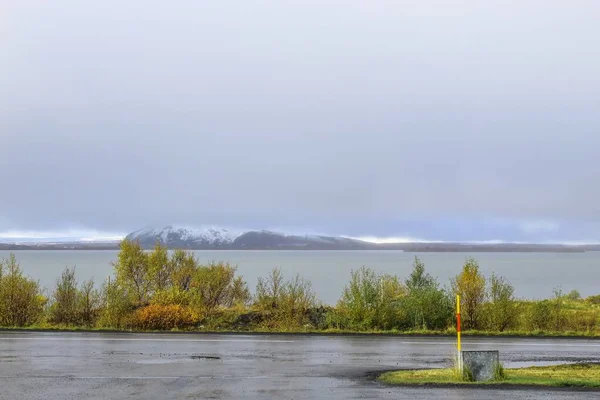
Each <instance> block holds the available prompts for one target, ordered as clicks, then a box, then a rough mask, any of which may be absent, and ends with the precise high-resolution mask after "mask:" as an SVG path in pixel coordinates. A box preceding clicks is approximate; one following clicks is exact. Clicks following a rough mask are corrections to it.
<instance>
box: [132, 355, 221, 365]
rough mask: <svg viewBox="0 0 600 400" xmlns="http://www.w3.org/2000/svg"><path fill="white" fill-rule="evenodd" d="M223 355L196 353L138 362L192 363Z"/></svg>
mask: <svg viewBox="0 0 600 400" xmlns="http://www.w3.org/2000/svg"><path fill="white" fill-rule="evenodd" d="M220 359H221V357H218V356H204V355H196V356H190V357H185V358H151V359H147V360H139V361H137V362H136V364H177V363H191V362H198V361H200V360H209V361H215V360H220Z"/></svg>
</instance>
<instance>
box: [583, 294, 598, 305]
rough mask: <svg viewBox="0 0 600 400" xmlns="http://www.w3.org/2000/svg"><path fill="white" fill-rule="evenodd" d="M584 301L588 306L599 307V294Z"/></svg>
mask: <svg viewBox="0 0 600 400" xmlns="http://www.w3.org/2000/svg"><path fill="white" fill-rule="evenodd" d="M585 301H587V302H588V303H590V304H596V305H600V294H597V295H595V296H590V297H588V298H587V299H585Z"/></svg>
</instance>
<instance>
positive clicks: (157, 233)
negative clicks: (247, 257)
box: [126, 226, 244, 248]
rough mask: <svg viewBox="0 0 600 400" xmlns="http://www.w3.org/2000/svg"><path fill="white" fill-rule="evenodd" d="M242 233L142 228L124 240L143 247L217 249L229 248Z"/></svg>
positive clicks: (206, 228)
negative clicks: (136, 242) (160, 245)
mask: <svg viewBox="0 0 600 400" xmlns="http://www.w3.org/2000/svg"><path fill="white" fill-rule="evenodd" d="M243 233H244V232H243V231H232V230H229V229H224V228H218V227H205V228H177V227H173V226H165V227H163V228H144V229H140V230H137V231H135V232H132V233H130V234H129V235H127V237H126V239H128V240H135V241H138V242H140V244H141V245H142V246H144V247H149V246H154V245H155V244H156V243H160V244H162V245H164V246H167V247H184V248H203V247H207V248H219V247H228V246H231V244H232V243H233V241H234V240H235V239H236V238H237V237H238V236H240V235H241V234H243Z"/></svg>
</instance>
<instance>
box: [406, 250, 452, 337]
mask: <svg viewBox="0 0 600 400" xmlns="http://www.w3.org/2000/svg"><path fill="white" fill-rule="evenodd" d="M405 283H406V287H407V288H408V294H407V295H406V296H405V297H404V298H401V299H400V307H401V309H402V311H403V314H404V316H405V318H404V321H402V327H403V328H408V329H444V328H446V327H447V326H448V325H449V324H450V321H451V320H452V316H453V304H452V301H451V299H450V296H449V295H448V293H446V292H445V291H444V290H442V289H440V288H439V284H438V282H437V280H436V279H435V278H433V277H432V276H431V275H429V274H428V273H426V272H425V265H424V264H423V263H422V262H421V260H419V258H417V257H415V261H414V263H413V270H412V272H411V274H410V277H409V278H408V279H407V280H406V281H405Z"/></svg>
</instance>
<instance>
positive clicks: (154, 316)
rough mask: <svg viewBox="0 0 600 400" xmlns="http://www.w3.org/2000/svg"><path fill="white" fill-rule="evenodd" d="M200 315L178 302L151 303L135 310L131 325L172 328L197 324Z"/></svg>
mask: <svg viewBox="0 0 600 400" xmlns="http://www.w3.org/2000/svg"><path fill="white" fill-rule="evenodd" d="M199 320H200V316H199V315H198V314H197V313H196V312H194V311H193V310H192V309H191V308H190V307H186V306H181V305H178V304H171V305H159V304H151V305H149V306H146V307H142V308H139V309H137V310H135V312H134V313H133V315H132V317H131V321H130V323H131V326H132V327H133V328H135V329H144V330H145V329H149V330H172V329H182V328H190V327H193V326H194V325H197V324H198V322H199Z"/></svg>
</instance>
